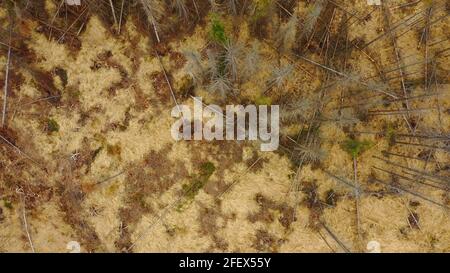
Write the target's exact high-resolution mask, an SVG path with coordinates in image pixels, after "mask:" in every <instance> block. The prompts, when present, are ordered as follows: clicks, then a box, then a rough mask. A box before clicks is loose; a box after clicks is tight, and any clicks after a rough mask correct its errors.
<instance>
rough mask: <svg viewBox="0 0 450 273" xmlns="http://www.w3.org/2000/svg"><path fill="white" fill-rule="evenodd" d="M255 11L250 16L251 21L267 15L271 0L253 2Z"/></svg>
mask: <svg viewBox="0 0 450 273" xmlns="http://www.w3.org/2000/svg"><path fill="white" fill-rule="evenodd" d="M254 6H255V13H254V14H253V16H252V21H257V20H259V19H261V18H263V17H265V16H267V15H268V14H269V12H270V9H271V7H272V1H271V0H256V1H255V3H254Z"/></svg>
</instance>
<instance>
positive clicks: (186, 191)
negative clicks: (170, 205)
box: [177, 162, 216, 212]
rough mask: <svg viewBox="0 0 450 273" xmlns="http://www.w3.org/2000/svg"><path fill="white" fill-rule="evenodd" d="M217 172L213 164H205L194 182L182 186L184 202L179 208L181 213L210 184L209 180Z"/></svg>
mask: <svg viewBox="0 0 450 273" xmlns="http://www.w3.org/2000/svg"><path fill="white" fill-rule="evenodd" d="M215 171H216V167H215V166H214V164H213V163H212V162H206V163H203V164H202V165H201V166H200V172H199V174H198V175H197V176H195V177H194V179H192V182H191V183H189V184H184V185H183V186H182V191H183V196H184V201H182V202H181V203H180V204H179V205H178V207H177V210H178V211H179V212H181V211H182V210H183V209H184V208H185V207H186V205H187V204H189V203H191V202H192V201H193V200H194V198H195V196H196V195H197V194H198V192H199V191H200V190H201V189H202V188H203V187H204V186H205V185H206V183H208V180H209V178H210V177H211V175H212V174H213V173H214V172H215Z"/></svg>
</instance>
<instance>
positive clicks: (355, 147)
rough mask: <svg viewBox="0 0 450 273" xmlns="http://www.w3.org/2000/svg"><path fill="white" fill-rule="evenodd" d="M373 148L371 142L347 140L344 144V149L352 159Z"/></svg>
mask: <svg viewBox="0 0 450 273" xmlns="http://www.w3.org/2000/svg"><path fill="white" fill-rule="evenodd" d="M372 146H373V143H372V142H371V141H369V140H363V141H359V140H356V139H347V140H345V141H344V142H343V143H342V146H341V147H342V149H343V150H344V151H346V152H347V153H349V154H350V155H351V156H352V158H357V157H358V156H359V155H360V154H361V153H363V152H365V151H367V150H368V149H370V148H371V147H372Z"/></svg>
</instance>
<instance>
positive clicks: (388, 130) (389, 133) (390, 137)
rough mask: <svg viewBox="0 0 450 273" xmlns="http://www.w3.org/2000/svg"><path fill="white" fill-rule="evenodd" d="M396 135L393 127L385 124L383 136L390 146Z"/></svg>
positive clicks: (393, 142)
mask: <svg viewBox="0 0 450 273" xmlns="http://www.w3.org/2000/svg"><path fill="white" fill-rule="evenodd" d="M396 135H397V133H396V131H395V128H394V126H393V125H392V124H391V123H389V124H387V126H386V132H385V136H386V138H387V139H388V142H389V145H391V146H392V145H394V144H395V138H396Z"/></svg>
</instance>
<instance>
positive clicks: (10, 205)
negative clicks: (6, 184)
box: [3, 199, 13, 209]
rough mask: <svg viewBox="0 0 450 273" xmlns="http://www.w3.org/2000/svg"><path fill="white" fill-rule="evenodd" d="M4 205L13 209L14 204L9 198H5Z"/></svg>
mask: <svg viewBox="0 0 450 273" xmlns="http://www.w3.org/2000/svg"><path fill="white" fill-rule="evenodd" d="M3 205H4V206H5V208H7V209H13V205H12V203H11V202H10V201H9V200H6V199H3Z"/></svg>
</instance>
